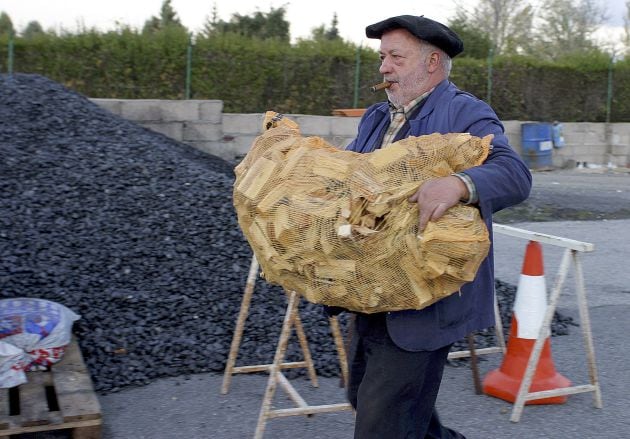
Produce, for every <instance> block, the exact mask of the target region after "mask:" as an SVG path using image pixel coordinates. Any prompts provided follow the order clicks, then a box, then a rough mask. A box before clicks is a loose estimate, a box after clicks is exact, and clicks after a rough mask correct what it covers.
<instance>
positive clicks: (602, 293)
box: [100, 171, 630, 439]
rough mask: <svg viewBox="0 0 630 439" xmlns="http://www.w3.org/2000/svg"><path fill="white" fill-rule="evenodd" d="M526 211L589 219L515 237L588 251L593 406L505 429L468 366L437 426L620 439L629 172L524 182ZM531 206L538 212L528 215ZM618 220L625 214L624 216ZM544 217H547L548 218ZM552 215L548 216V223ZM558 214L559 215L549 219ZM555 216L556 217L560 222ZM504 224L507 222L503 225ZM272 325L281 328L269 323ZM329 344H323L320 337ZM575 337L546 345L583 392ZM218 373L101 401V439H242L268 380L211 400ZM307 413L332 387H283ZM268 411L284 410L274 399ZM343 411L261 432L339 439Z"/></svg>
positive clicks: (586, 396) (571, 406) (514, 268)
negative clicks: (598, 397) (536, 236)
mask: <svg viewBox="0 0 630 439" xmlns="http://www.w3.org/2000/svg"><path fill="white" fill-rule="evenodd" d="M530 203H531V204H530V207H529V208H528V209H530V212H531V211H532V209H533V210H535V209H539V208H540V207H541V206H543V207H544V206H551V207H553V209H550V210H545V209H540V211H541V212H543V211H544V212H546V213H545V214H546V215H547V217H546V218H536V219H546V220H549V219H553V212H561V211H563V210H565V211H566V210H570V209H573V208H574V207H575V206H579V208H578V209H574V212H573V213H574V214H577V213H578V212H590V213H589V215H595V218H597V217H599V218H618V217H619V218H623V219H600V220H597V221H547V222H522V221H521V222H517V223H512V224H510V225H512V226H515V227H519V228H522V229H526V230H531V231H535V232H540V233H547V234H551V235H555V236H560V237H566V238H570V239H574V240H578V241H585V242H590V243H593V244H595V251H593V252H591V253H587V254H584V255H582V257H581V259H582V262H583V270H584V279H585V284H586V289H587V296H588V306H589V314H590V320H591V326H592V329H593V340H594V346H595V352H596V360H597V361H596V364H597V368H598V378H599V381H600V384H601V390H602V396H603V408H602V409H597V408H595V407H594V406H593V394H592V393H583V394H578V395H571V396H570V397H569V399H568V401H567V403H565V404H561V405H544V406H526V407H525V409H524V412H523V415H522V418H521V421H520V422H519V423H512V422H510V420H509V418H510V414H511V410H512V405H511V404H510V403H507V402H504V401H502V400H499V399H495V398H492V397H489V396H486V395H476V394H475V392H474V387H473V382H472V379H471V372H470V369H469V368H468V367H467V366H460V367H453V366H448V367H447V368H446V371H445V376H444V380H443V384H442V388H441V391H440V395H439V398H438V409H439V411H440V414H441V416H442V418H443V422H444V423H445V424H447V425H449V426H450V427H452V428H455V429H457V430H459V431H461V432H462V433H463V434H464V435H466V437H467V438H469V439H477V438H478V439H508V438H509V439H513V438H524V439H528V438H536V439H538V438H578V439H582V438H584V439H590V438H604V439H605V438H620V437H629V433H628V432H629V431H630V416H629V414H630V411H629V409H628V407H629V406H630V366H629V364H630V362H628V352H629V351H630V342H629V339H628V335H627V334H629V333H630V319H629V318H628V315H629V314H630V271H629V267H630V265H628V256H629V252H628V249H627V248H628V245H627V243H626V241H628V240H629V239H630V219H629V218H630V210H628V207H630V174H629V173H627V172H614V173H605V172H578V171H554V172H546V173H535V174H534V191H533V193H532V199H531V201H530ZM536 204H537V205H536ZM626 211H628V214H627V215H626V213H625V212H626ZM550 212H551V213H550ZM549 215H551V216H549ZM558 215H559V214H558ZM559 217H560V218H562V216H561V215H560V216H559ZM512 220H513V219H511V218H508V220H507V221H512ZM525 244H526V240H523V239H519V238H512V237H508V236H503V235H497V236H496V238H495V261H496V275H497V278H499V279H501V280H504V281H507V282H510V283H513V284H516V283H518V277H519V276H520V269H521V264H522V259H523V255H524V250H525ZM543 252H544V259H545V273H546V276H545V277H546V281H547V286H548V288H550V287H551V286H552V285H553V280H554V279H555V276H556V272H557V269H558V266H559V261H560V257H561V254H562V249H559V248H555V247H553V246H549V245H544V246H543ZM574 280H575V279H574V276H573V271H571V273H570V275H569V277H568V279H567V281H566V284H565V288H564V289H563V293H562V295H561V298H560V303H559V309H560V310H561V311H562V313H563V314H565V315H569V316H572V317H574V319H575V320H576V321H578V322H579V318H578V311H577V301H576V299H575V294H574V291H573V286H574ZM277 318H279V319H280V318H282V317H281V316H277ZM331 343H332V339H331ZM583 346H584V345H583V341H582V334H581V327H571V329H570V334H569V335H566V336H561V337H554V338H553V339H552V352H553V358H554V364H555V366H556V369H557V370H558V371H559V372H560V373H561V374H563V375H564V376H566V377H567V378H569V379H570V380H571V381H572V382H573V384H574V385H580V384H588V382H589V378H588V371H587V366H586V356H585V351H584V347H583ZM500 362H501V355H500V354H491V355H486V356H484V357H483V361H481V363H480V371H481V373H482V374H485V373H487V372H488V371H490V370H492V369H494V368H496V367H498V366H499V365H500ZM222 378H223V377H222V375H221V374H200V375H194V376H191V377H187V378H185V377H178V378H168V379H163V380H159V381H157V382H154V383H152V384H150V385H148V386H145V387H141V388H130V389H125V390H123V391H121V392H119V393H114V394H109V395H103V396H100V401H101V405H102V409H103V416H104V436H103V437H104V438H105V439H141V438H147V439H149V438H150V439H177V438H186V439H205V438H209V439H237V438H238V439H240V438H251V437H253V435H254V431H255V429H256V422H257V418H258V413H259V410H260V406H261V401H262V397H263V394H264V390H265V385H266V382H267V377H266V375H263V374H258V375H252V374H246V375H235V376H234V377H233V380H232V386H231V389H230V392H229V393H228V394H227V395H220V392H219V390H220V387H221V381H222ZM292 383H293V384H294V386H295V387H296V388H297V389H298V390H299V392H300V394H301V395H302V397H304V399H305V400H306V401H308V403H309V404H311V405H319V404H331V403H337V402H344V396H343V389H341V388H340V387H339V380H338V379H336V378H328V379H326V378H320V379H319V388H312V387H311V386H310V384H309V382H308V381H307V380H306V379H305V378H297V379H295V380H292ZM274 404H275V406H276V407H277V408H289V407H292V405H291V403H290V401H289V400H288V399H287V398H286V396H285V395H284V394H283V392H282V390H281V389H278V391H277V392H276V398H275V399H274ZM352 429H353V415H352V414H351V413H350V412H336V413H327V414H318V415H315V416H312V417H310V418H307V417H304V416H291V417H286V418H279V419H272V420H269V421H268V422H267V423H266V431H265V436H264V437H265V438H268V439H272V438H273V439H289V438H290V439H333V438H334V439H349V438H352ZM384 439H387V438H384Z"/></svg>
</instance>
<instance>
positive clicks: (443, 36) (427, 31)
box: [365, 15, 464, 58]
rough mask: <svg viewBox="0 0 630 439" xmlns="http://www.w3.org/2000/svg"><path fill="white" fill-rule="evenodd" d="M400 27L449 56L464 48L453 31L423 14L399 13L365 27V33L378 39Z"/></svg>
mask: <svg viewBox="0 0 630 439" xmlns="http://www.w3.org/2000/svg"><path fill="white" fill-rule="evenodd" d="M401 28H402V29H407V30H408V31H409V32H411V33H412V34H413V35H415V36H416V37H418V38H420V39H421V40H424V41H426V42H428V43H431V44H433V45H434V46H436V47H439V48H440V49H442V50H443V51H444V52H446V54H447V55H448V56H450V57H451V58H453V57H454V56H455V55H457V54H458V53H461V52H462V50H464V43H463V42H462V40H461V39H460V38H459V36H458V35H457V34H456V33H455V32H453V31H452V30H450V29H449V28H448V27H446V26H444V25H443V24H442V23H438V22H437V21H434V20H431V19H430V18H426V17H424V16H420V17H416V16H415V15H399V16H398V17H392V18H388V19H387V20H383V21H379V22H378V23H374V24H371V25H369V26H368V27H366V28H365V35H366V36H367V37H368V38H379V39H380V38H381V37H382V36H383V34H384V33H385V32H387V31H390V30H394V29H401Z"/></svg>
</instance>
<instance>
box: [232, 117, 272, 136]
mask: <svg viewBox="0 0 630 439" xmlns="http://www.w3.org/2000/svg"><path fill="white" fill-rule="evenodd" d="M262 121H263V115H262V114H261V113H254V114H236V113H234V114H231V113H225V114H223V133H224V134H246V135H251V136H257V135H259V134H260V133H261V131H262Z"/></svg>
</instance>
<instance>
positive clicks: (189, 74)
mask: <svg viewBox="0 0 630 439" xmlns="http://www.w3.org/2000/svg"><path fill="white" fill-rule="evenodd" d="M191 77H192V34H188V47H187V48H186V93H185V99H190V82H191Z"/></svg>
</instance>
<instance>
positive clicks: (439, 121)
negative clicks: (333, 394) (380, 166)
mask: <svg viewBox="0 0 630 439" xmlns="http://www.w3.org/2000/svg"><path fill="white" fill-rule="evenodd" d="M409 123H410V130H409V133H408V135H409V136H420V135H425V134H432V133H440V134H446V133H470V134H472V135H474V136H478V137H483V136H485V135H487V134H494V139H493V141H492V150H491V152H490V154H489V156H488V158H487V160H486V161H485V162H484V163H483V164H482V165H481V166H476V167H474V168H471V169H468V170H466V171H465V173H466V174H468V176H470V178H471V179H472V181H473V183H474V184H475V186H476V188H477V194H478V196H479V203H478V207H479V210H480V212H481V215H482V217H483V219H484V221H485V223H486V225H487V227H488V231H489V232H490V239H491V240H492V214H493V213H494V212H497V211H499V210H501V209H504V208H506V207H509V206H512V205H515V204H518V203H520V202H521V201H523V200H525V199H526V198H527V197H528V196H529V191H530V189H531V180H532V177H531V174H530V172H529V170H528V168H527V166H526V165H525V164H524V163H523V161H522V160H521V158H520V157H519V156H518V154H516V152H514V150H513V149H512V148H511V147H510V145H509V143H508V139H507V137H506V136H505V134H504V129H503V124H501V122H500V121H499V119H498V117H497V115H496V114H495V113H494V111H493V110H492V108H490V106H488V105H487V104H486V103H485V102H483V101H481V100H479V99H477V98H475V97H474V96H473V95H471V94H469V93H466V92H463V91H461V90H459V89H458V88H457V87H456V86H455V85H454V84H452V83H451V82H449V81H447V80H445V81H443V82H441V83H440V84H439V85H438V86H437V87H436V88H435V90H433V92H432V93H431V94H430V95H429V96H428V98H427V100H426V102H425V103H424V105H423V106H422V108H421V110H420V112H419V113H418V114H417V116H416V117H415V118H414V119H413V120H410V121H409ZM388 126H389V107H388V104H387V102H383V103H379V104H375V105H373V106H371V107H370V108H368V109H367V111H366V112H365V114H364V115H363V117H362V118H361V122H360V123H359V132H358V135H357V137H356V139H355V140H354V141H353V142H352V143H350V145H348V147H347V148H346V149H347V150H350V151H356V152H363V153H366V152H371V151H374V150H375V149H377V148H378V147H380V145H378V142H379V141H380V139H381V138H382V132H383V130H386V129H387V127H388ZM460 291H461V292H460V293H455V294H452V295H450V296H448V297H446V298H444V299H442V300H440V301H438V302H436V303H434V304H433V305H431V306H429V307H427V308H424V309H422V310H419V311H416V310H408V311H396V312H389V313H387V329H388V331H389V334H390V336H391V338H392V340H393V341H394V342H395V343H396V344H397V345H398V346H399V347H400V348H402V349H406V350H410V351H419V350H435V349H438V348H440V347H442V346H446V345H447V344H450V343H453V342H455V341H457V340H459V339H461V338H462V337H464V336H465V335H466V334H468V333H470V332H471V331H475V330H480V329H484V328H487V327H489V326H493V325H494V263H493V258H492V246H491V247H490V252H489V255H488V257H487V258H486V259H485V260H484V261H483V262H482V264H481V266H480V268H479V271H478V272H477V276H476V277H475V279H474V280H473V281H472V282H469V283H467V284H465V285H464V286H463V287H462V288H461V290H460Z"/></svg>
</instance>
